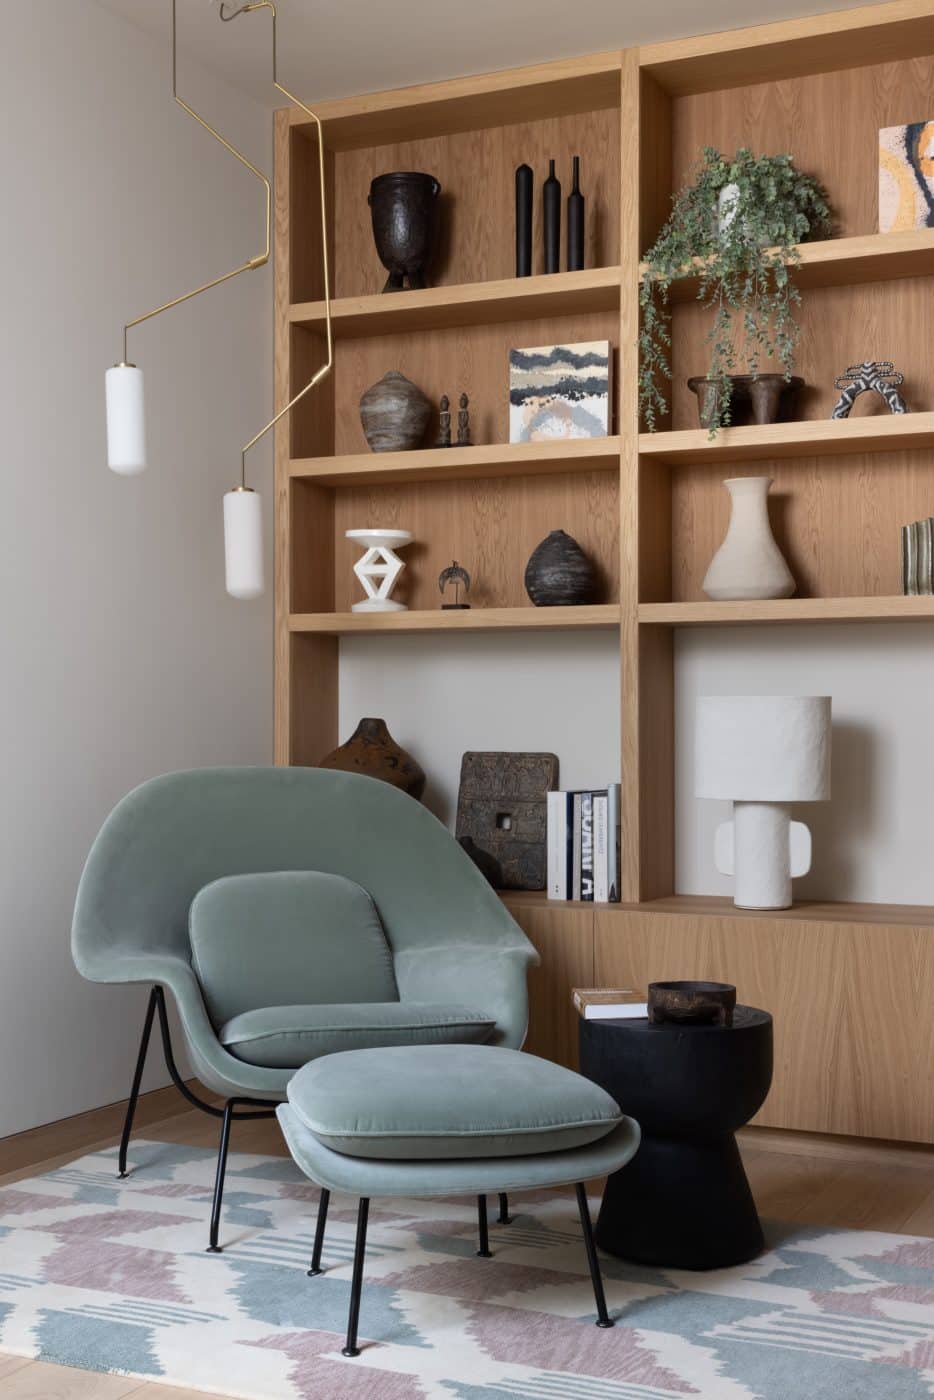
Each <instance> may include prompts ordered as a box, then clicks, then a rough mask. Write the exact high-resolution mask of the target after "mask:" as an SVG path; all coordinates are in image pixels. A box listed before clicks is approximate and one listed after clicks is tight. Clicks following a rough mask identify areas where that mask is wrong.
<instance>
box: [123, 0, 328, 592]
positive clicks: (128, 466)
mask: <svg viewBox="0 0 934 1400" xmlns="http://www.w3.org/2000/svg"><path fill="white" fill-rule="evenodd" d="M176 5H177V0H172V96H173V97H174V99H175V101H176V102H177V103H178V105H179V106H180V107H181V108H182V110H183V111H185V112H187V113H188V115H189V116H190V117H193V118H194V119H195V121H196V122H198V124H199V125H200V126H202V127H203V128H204V130H205V131H207V132H208V133H209V135H211V136H212V137H213V138H214V140H215V141H218V142H219V143H220V145H222V146H223V147H224V149H225V150H227V151H229V152H230V154H231V155H233V156H235V157H236V158H237V160H239V161H240V163H241V164H242V165H243V166H245V167H246V169H247V170H249V171H250V173H251V174H252V175H254V176H255V177H256V178H257V180H259V181H260V182H261V184H262V186H263V190H264V198H265V223H266V240H265V247H264V249H263V252H262V253H258V254H256V256H255V257H251V258H248V259H247V261H246V262H244V263H241V264H240V265H239V266H238V267H235V268H233V269H232V270H231V271H230V272H225V273H223V274H222V275H221V276H220V277H215V278H213V279H212V280H211V281H210V282H205V283H204V284H203V285H202V286H200V287H195V288H194V289H193V290H192V291H190V292H185V293H184V294H183V295H182V296H179V297H175V298H174V299H173V300H172V301H167V302H165V303H163V305H161V306H157V307H154V308H153V310H152V311H146V312H144V313H143V315H142V316H137V317H135V318H134V319H133V320H132V321H128V322H127V324H126V325H125V326H124V328H123V359H122V361H121V362H120V363H119V364H117V365H114V366H113V368H112V369H109V370H108V371H107V373H106V376H105V387H106V404H107V462H108V466H109V467H110V469H111V470H112V471H114V472H117V473H118V474H120V475H122V476H135V475H137V474H138V473H139V472H141V471H144V470H145V467H146V443H145V437H146V434H145V417H144V396H143V373H142V370H140V369H138V368H137V366H136V365H134V364H131V363H130V362H129V360H128V354H127V334H128V332H129V331H130V330H132V329H133V327H134V326H139V325H141V324H142V323H143V322H144V321H148V320H151V319H152V317H153V316H159V315H161V313H162V312H163V311H170V310H171V309H172V307H174V306H180V305H181V304H182V302H185V301H190V300H191V298H192V297H196V296H200V294H201V293H202V292H207V291H210V289H211V288H212V287H217V286H219V285H220V284H221V283H222V282H229V281H230V280H231V278H233V277H238V276H239V275H240V273H242V272H250V271H252V270H253V269H254V268H258V267H264V266H265V265H266V263H268V262H269V252H270V222H271V208H272V191H271V188H270V183H269V180H268V179H267V178H266V176H265V175H264V174H263V172H262V171H261V170H258V169H257V167H256V166H255V165H254V164H253V163H252V162H251V161H249V160H248V159H247V158H246V156H245V155H244V154H243V153H242V151H238V150H237V148H236V147H235V146H233V145H231V143H230V142H229V141H227V140H226V139H225V137H223V136H222V135H221V134H220V132H219V131H216V130H215V128H214V127H213V126H211V124H210V123H209V122H207V121H205V119H204V118H203V117H202V116H200V115H199V113H197V112H196V111H195V110H194V108H193V107H191V106H189V104H188V103H187V102H186V101H185V100H184V98H182V97H179V95H178V45H177V18H176ZM254 10H269V12H270V14H271V15H272V81H273V86H274V87H275V88H276V89H277V90H278V91H279V92H281V93H282V94H283V96H284V97H286V98H288V100H289V101H290V102H293V103H294V104H295V105H296V106H297V107H299V108H300V109H301V110H302V111H303V112H304V113H305V115H306V116H307V117H308V118H309V120H310V121H311V122H313V123H314V126H315V130H316V132H317V137H318V152H319V160H318V175H319V190H320V207H321V260H322V274H323V276H322V283H323V288H324V312H325V342H326V358H325V361H324V363H323V364H322V365H320V366H319V367H318V369H317V370H316V371H315V373H314V374H313V375H312V377H311V379H310V380H309V381H308V383H307V384H306V385H305V387H304V388H303V389H300V390H299V392H298V393H297V394H296V395H295V397H294V398H293V399H291V400H290V401H289V402H288V403H287V404H286V405H285V407H284V408H281V409H280V410H279V412H278V413H276V414H275V415H274V417H272V418H271V419H270V420H269V422H268V423H267V424H266V425H265V426H264V427H262V428H261V429H260V431H259V432H258V433H256V434H255V435H254V436H253V437H252V438H251V439H250V441H249V442H247V443H245V444H244V446H243V449H242V451H241V454H240V481H239V484H238V485H237V486H235V487H234V488H233V489H232V490H230V491H228V492H227V494H226V495H225V496H224V554H225V565H226V582H227V591H228V593H230V594H231V596H232V597H234V598H256V597H259V595H260V594H261V593H262V592H263V588H264V582H263V549H262V509H261V503H260V498H259V495H258V493H257V492H255V491H254V490H253V489H252V488H251V487H249V486H247V484H246V454H247V453H248V452H249V451H250V449H251V448H252V447H254V446H255V445H256V444H257V443H258V442H259V441H260V439H261V438H263V437H265V435H266V434H267V433H268V432H269V431H270V430H271V429H272V428H274V427H275V425H276V424H277V423H278V422H279V421H280V419H282V418H284V417H285V415H286V414H287V413H288V412H289V411H290V410H291V409H292V408H294V406H295V404H297V403H298V402H299V400H300V399H303V398H304V397H305V395H306V394H307V393H309V392H310V391H311V390H312V389H313V388H314V387H315V385H316V384H319V383H320V382H321V380H322V379H324V377H325V376H326V375H327V374H329V373H330V371H331V368H332V366H333V363H334V353H333V341H332V334H331V298H330V282H329V273H328V238H327V195H326V188H325V176H324V133H323V130H322V126H321V121H320V119H319V118H318V116H317V115H316V114H315V113H314V112H313V111H312V110H311V108H310V107H307V106H306V105H305V103H304V102H302V101H300V99H299V98H297V97H296V96H295V94H294V93H292V92H290V91H289V89H288V88H287V87H285V86H284V85H283V84H282V83H281V82H280V81H279V72H278V35H277V18H278V17H277V14H276V6H275V4H274V3H273V0H250V3H247V4H241V5H239V6H237V7H236V8H235V9H230V8H229V7H228V5H227V4H224V3H222V4H221V6H220V18H221V20H222V21H223V22H224V23H229V22H230V21H231V20H234V19H237V18H238V17H239V16H240V15H244V14H250V13H251V12H252V11H254Z"/></svg>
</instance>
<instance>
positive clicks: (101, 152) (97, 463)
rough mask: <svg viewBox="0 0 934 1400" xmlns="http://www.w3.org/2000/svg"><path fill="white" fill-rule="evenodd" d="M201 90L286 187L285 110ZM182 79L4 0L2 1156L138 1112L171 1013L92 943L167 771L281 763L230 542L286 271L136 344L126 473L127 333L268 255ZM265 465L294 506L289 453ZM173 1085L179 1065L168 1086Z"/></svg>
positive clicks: (135, 336)
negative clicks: (107, 983)
mask: <svg viewBox="0 0 934 1400" xmlns="http://www.w3.org/2000/svg"><path fill="white" fill-rule="evenodd" d="M181 77H182V91H183V93H184V94H185V95H186V96H187V97H188V98H189V100H190V101H192V102H193V105H195V106H196V107H200V108H201V109H203V111H204V113H205V114H206V115H207V116H208V117H209V118H210V119H213V120H214V122H215V124H217V125H218V126H220V128H221V129H222V130H225V131H227V132H229V133H230V134H231V135H232V137H233V139H234V140H235V141H237V142H239V143H241V144H242V145H243V146H244V147H245V148H246V150H247V153H248V154H249V155H250V156H251V158H253V159H254V160H255V161H257V162H258V163H259V164H261V165H262V166H264V167H265V168H267V169H268V168H269V166H270V155H271V139H270V118H269V114H268V113H266V112H263V111H261V110H260V108H259V107H258V106H256V105H254V104H253V103H252V102H251V101H250V100H249V99H248V98H245V97H243V96H242V95H240V94H238V93H234V91H233V90H232V89H229V88H225V87H224V86H223V84H221V83H220V82H219V81H218V80H217V79H216V78H209V77H207V76H206V75H205V74H204V73H201V72H198V71H193V70H192V69H191V68H190V67H189V66H188V65H183V67H182V73H181ZM170 83H171V75H170V66H169V51H168V48H167V47H166V46H165V45H160V44H158V43H156V42H155V41H154V40H152V39H150V38H148V37H147V36H145V35H143V34H142V33H141V32H139V31H138V30H137V29H135V28H133V27H131V26H130V25H128V24H126V23H125V22H123V21H122V20H120V19H117V18H115V17H114V16H113V15H111V14H109V13H107V12H106V11H104V10H102V9H100V8H98V6H97V5H95V4H92V3H90V0H68V3H67V4H66V3H63V0H30V3H29V4H28V5H23V6H13V5H6V6H4V7H3V42H2V44H0V91H2V93H3V112H4V120H3V122H2V123H0V171H2V172H3V173H2V182H3V184H2V188H3V193H2V197H0V209H2V214H0V267H2V269H3V301H2V310H0V424H2V437H0V464H2V487H3V494H2V511H0V606H2V651H0V655H2V684H0V744H2V748H3V786H2V801H0V1135H3V1134H6V1133H12V1132H17V1131H19V1130H21V1129H25V1128H29V1127H31V1126H32V1125H34V1124H36V1123H41V1122H46V1121H50V1120H53V1119H56V1118H60V1117H63V1116H65V1115H68V1114H72V1113H77V1112H79V1111H81V1110H84V1109H88V1108H90V1107H94V1106H97V1105H100V1104H104V1103H108V1102H112V1101H114V1100H116V1099H120V1098H122V1097H124V1096H125V1095H126V1093H127V1090H128V1081H129V1075H130V1072H131V1069H132V1059H133V1056H134V1054H135V1044H136V1041H137V1038H138V1035H139V1028H140V1021H141V1015H142V1009H143V1006H144V1004H145V993H144V992H143V991H141V990H138V989H130V988H127V989H124V988H120V987H96V986H92V985H91V984H89V983H87V982H84V981H83V980H82V979H81V978H80V977H79V976H78V975H77V973H76V972H75V971H74V968H73V966H72V963H71V957H70V953H69V942H68V940H69V929H70V921H71V910H72V903H73V898H74V892H75V887H76V884H77V881H78V877H79V875H80V873H81V868H82V864H83V861H84V858H85V856H86V854H87V851H88V848H89V846H90V844H91V841H92V840H93V838H94V835H95V833H96V832H97V830H98V828H99V826H100V824H101V822H102V821H103V819H104V817H105V816H106V815H107V813H108V811H109V810H110V808H111V807H112V805H113V804H114V803H115V802H116V801H117V799H118V798H119V797H120V796H122V794H123V793H125V792H126V791H127V790H128V789H129V788H131V787H133V786H134V785H135V784H137V783H139V782H140V781H142V780H143V779H145V778H147V777H150V776H152V775H153V774H156V773H160V772H164V771H166V770H169V769H173V768H183V767H188V766H193V767H194V766H203V765H209V764H215V763H257V762H258V763H262V762H268V761H269V760H270V756H271V688H272V642H271V600H270V598H269V597H267V598H266V599H263V600H260V601H259V602H257V603H235V602H233V601H232V600H230V599H228V598H227V597H226V595H225V593H224V585H223V555H222V536H221V532H220V526H221V496H222V493H223V491H224V490H225V489H227V488H228V487H229V486H231V485H233V484H234V483H235V480H236V477H237V473H238V471H239V450H238V449H239V446H240V444H241V442H242V441H244V440H245V439H246V438H247V437H249V436H251V435H252V433H253V432H254V431H255V429H256V428H257V427H259V426H261V425H262V423H263V422H265V420H266V418H267V417H268V416H269V409H270V404H271V382H270V380H271V375H270V366H271V282H270V276H269V272H268V270H263V271H259V272H252V273H249V274H247V275H245V276H244V277H243V278H239V279H237V280H236V281H234V282H233V283H231V284H229V285H228V286H225V287H221V288H218V289H216V290H215V291H213V292H211V293H208V294H207V295H206V296H205V297H203V298H199V299H197V300H195V301H194V302H192V303H191V304H190V305H189V306H187V307H183V308H180V309H178V310H176V311H173V312H170V313H168V314H167V315H166V316H164V317H162V318H160V319H159V320H157V321H155V322H153V323H152V324H151V325H150V326H147V327H143V328H140V330H138V331H136V332H131V340H130V359H131V360H135V361H136V363H138V364H139V365H140V366H142V367H143V368H144V370H145V373H146V390H147V398H148V408H149V458H150V468H149V471H148V472H147V473H146V474H145V475H144V476H142V477H140V478H136V479H123V478H118V477H116V476H113V475H112V474H111V473H109V472H108V471H107V470H106V466H105V455H104V418H103V389H104V381H103V375H104V370H105V368H106V367H107V366H108V365H110V364H113V363H114V362H115V361H116V360H118V359H120V358H121V329H122V326H123V323H124V321H125V320H127V319H128V318H130V317H131V316H133V315H136V314H138V313H139V312H141V311H144V310H146V309H147V308H148V307H150V306H153V305H156V304H157V303H159V302H161V301H163V300H166V299H168V298H169V297H171V296H174V295H177V294H179V293H180V292H182V291H184V290H187V289H189V288H190V287H193V286H195V285H196V284H197V283H199V282H201V281H203V280H206V279H207V278H208V277H210V276H212V275H216V274H218V273H220V272H222V271H226V270H227V269H228V268H229V267H233V266H235V265H236V264H237V263H238V262H240V261H243V260H245V258H246V257H247V256H248V255H249V254H252V253H254V252H258V251H259V250H260V248H261V246H262V209H261V197H260V194H258V186H257V185H256V184H255V182H254V181H253V178H252V177H251V176H249V175H248V174H246V173H245V172H243V171H242V170H241V168H240V167H239V166H238V165H237V163H236V162H235V161H234V160H233V159H232V157H230V156H229V155H227V154H225V153H224V152H223V151H222V150H220V148H219V147H217V146H216V145H215V143H214V142H212V141H211V139H210V138H209V137H208V136H207V135H206V134H205V133H204V132H202V131H201V130H200V129H199V128H198V127H197V126H196V125H195V124H194V123H193V122H192V121H191V119H190V118H188V117H186V116H185V115H184V114H183V113H182V112H181V110H180V109H178V108H176V107H175V105H174V104H173V102H172V97H171V86H170ZM254 470H255V472H256V474H257V484H261V485H263V486H264V488H265V502H266V504H267V506H269V505H270V504H271V500H270V490H269V484H270V483H269V458H268V454H267V453H258V454H257V460H256V463H255V464H254ZM165 1078H166V1076H165V1074H164V1071H163V1070H162V1068H161V1065H160V1064H159V1062H158V1056H153V1064H152V1065H151V1066H150V1071H149V1074H148V1076H147V1087H152V1086H154V1085H155V1084H158V1083H163V1082H165ZM0 1158H2V1149H0Z"/></svg>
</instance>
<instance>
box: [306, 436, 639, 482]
mask: <svg viewBox="0 0 934 1400" xmlns="http://www.w3.org/2000/svg"><path fill="white" fill-rule="evenodd" d="M618 464H619V438H616V437H607V438H570V439H568V441H566V442H520V443H513V444H508V443H489V444H487V445H486V446H484V447H459V448H444V447H442V448H422V449H421V450H420V451H417V452H385V453H380V454H374V453H372V452H350V453H346V454H345V455H344V456H341V457H306V458H298V459H297V460H295V461H293V462H291V463H290V465H289V472H290V475H291V476H292V477H293V479H296V480H301V481H312V482H318V483H319V484H320V485H322V486H378V485H379V484H380V483H383V484H387V483H396V482H406V481H409V482H416V481H474V480H483V479H484V478H486V477H501V476H545V475H551V474H552V473H555V472H592V471H603V470H606V471H611V470H612V471H615V470H616V469H617V466H618Z"/></svg>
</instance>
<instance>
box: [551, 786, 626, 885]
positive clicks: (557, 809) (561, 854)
mask: <svg viewBox="0 0 934 1400" xmlns="http://www.w3.org/2000/svg"><path fill="white" fill-rule="evenodd" d="M547 889H548V898H549V899H583V900H593V901H594V902H595V903H597V904H611V903H617V902H618V901H619V783H611V784H610V785H609V787H605V788H600V789H598V790H597V791H587V792H550V793H549V794H548V885H547Z"/></svg>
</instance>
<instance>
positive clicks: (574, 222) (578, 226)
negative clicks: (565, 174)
mask: <svg viewBox="0 0 934 1400" xmlns="http://www.w3.org/2000/svg"><path fill="white" fill-rule="evenodd" d="M580 174H581V158H580V156H575V157H574V184H573V186H572V188H571V193H570V194H569V195H568V272H579V271H580V270H581V268H582V267H583V266H584V196H583V195H582V194H581V187H580Z"/></svg>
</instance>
